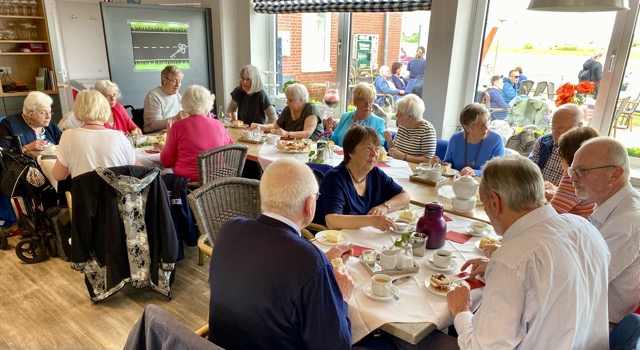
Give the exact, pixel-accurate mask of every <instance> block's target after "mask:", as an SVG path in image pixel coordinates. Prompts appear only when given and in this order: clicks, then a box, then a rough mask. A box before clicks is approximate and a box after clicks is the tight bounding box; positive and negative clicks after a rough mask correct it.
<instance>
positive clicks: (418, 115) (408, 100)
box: [396, 94, 424, 120]
mask: <svg viewBox="0 0 640 350" xmlns="http://www.w3.org/2000/svg"><path fill="white" fill-rule="evenodd" d="M396 106H397V108H398V112H400V113H402V114H404V115H406V116H409V117H411V119H413V120H420V119H422V114H423V113H424V102H423V101H422V99H421V98H420V97H418V95H414V94H408V95H406V96H405V97H403V98H402V99H401V100H400V101H398V103H396Z"/></svg>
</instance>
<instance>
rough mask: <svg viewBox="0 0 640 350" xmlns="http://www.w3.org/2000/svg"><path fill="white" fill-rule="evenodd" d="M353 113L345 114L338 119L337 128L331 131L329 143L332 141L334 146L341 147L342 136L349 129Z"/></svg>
mask: <svg viewBox="0 0 640 350" xmlns="http://www.w3.org/2000/svg"><path fill="white" fill-rule="evenodd" d="M352 115H353V112H347V113H345V114H343V115H342V116H341V117H340V122H339V123H338V126H336V128H335V129H334V130H333V134H332V135H331V141H333V142H334V143H335V144H336V145H338V146H340V147H342V141H343V140H344V135H346V134H347V131H349V129H350V128H351V122H352V121H353V118H352V117H351V116H352Z"/></svg>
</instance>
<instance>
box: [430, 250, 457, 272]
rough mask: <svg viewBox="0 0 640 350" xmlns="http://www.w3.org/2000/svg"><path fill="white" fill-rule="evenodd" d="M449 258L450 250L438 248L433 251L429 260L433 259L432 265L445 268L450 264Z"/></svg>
mask: <svg viewBox="0 0 640 350" xmlns="http://www.w3.org/2000/svg"><path fill="white" fill-rule="evenodd" d="M451 258H452V256H451V252H450V251H448V250H446V249H438V250H436V251H435V252H433V256H432V257H431V260H433V264H434V265H436V266H438V267H442V268H447V267H449V265H451Z"/></svg>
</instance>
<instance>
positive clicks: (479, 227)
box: [469, 222, 489, 235]
mask: <svg viewBox="0 0 640 350" xmlns="http://www.w3.org/2000/svg"><path fill="white" fill-rule="evenodd" d="M469 227H470V228H471V230H472V231H473V233H474V234H476V235H483V234H485V232H486V231H487V229H488V228H489V225H487V224H485V223H484V222H472V223H471V224H470V225H469Z"/></svg>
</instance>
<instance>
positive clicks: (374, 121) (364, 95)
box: [331, 83, 386, 146]
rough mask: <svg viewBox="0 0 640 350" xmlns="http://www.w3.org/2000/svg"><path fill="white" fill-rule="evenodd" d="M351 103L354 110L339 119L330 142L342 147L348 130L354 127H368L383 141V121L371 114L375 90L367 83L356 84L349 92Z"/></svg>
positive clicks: (384, 125) (384, 126)
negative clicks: (354, 107) (351, 97)
mask: <svg viewBox="0 0 640 350" xmlns="http://www.w3.org/2000/svg"><path fill="white" fill-rule="evenodd" d="M351 95H352V96H353V103H354V104H355V105H356V110H355V111H351V112H347V113H344V114H343V115H342V116H341V117H340V123H338V126H337V127H336V128H335V130H334V132H333V135H331V141H333V142H335V144H336V145H338V146H342V141H343V140H344V137H345V135H346V134H347V132H349V130H351V129H353V128H355V127H356V126H368V127H371V128H373V129H374V130H375V131H377V132H378V135H379V136H380V139H383V138H384V136H383V133H384V130H385V128H386V123H385V121H384V119H382V118H380V117H378V116H376V115H375V114H373V103H374V101H375V99H376V90H375V88H374V87H373V85H371V84H369V83H358V84H356V86H355V87H354V88H353V91H351Z"/></svg>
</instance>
